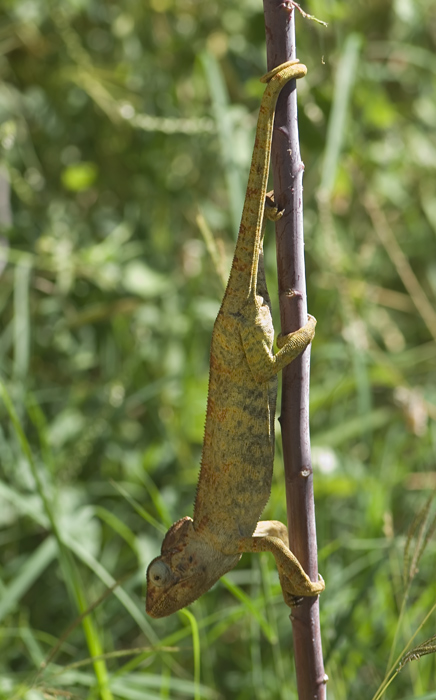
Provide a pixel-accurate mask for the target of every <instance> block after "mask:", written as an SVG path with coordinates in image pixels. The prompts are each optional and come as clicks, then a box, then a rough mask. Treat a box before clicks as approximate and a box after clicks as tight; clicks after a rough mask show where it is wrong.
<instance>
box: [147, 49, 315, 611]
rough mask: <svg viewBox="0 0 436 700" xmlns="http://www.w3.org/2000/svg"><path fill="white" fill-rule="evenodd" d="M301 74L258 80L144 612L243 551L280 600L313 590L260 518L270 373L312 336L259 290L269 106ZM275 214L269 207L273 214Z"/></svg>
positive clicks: (201, 589)
mask: <svg viewBox="0 0 436 700" xmlns="http://www.w3.org/2000/svg"><path fill="white" fill-rule="evenodd" d="M305 74H306V67H305V66H303V65H302V64H300V63H299V62H298V61H290V62H288V63H285V64H282V65H281V66H279V67H278V68H276V69H275V70H273V71H271V72H270V73H268V74H267V75H266V76H264V78H262V80H263V81H264V82H266V83H267V86H266V88H265V92H264V95H263V98H262V102H261V106H260V113H259V119H258V124H257V130H256V140H255V145H254V151H253V158H252V163H251V168H250V175H249V180H248V186H247V193H246V197H245V203H244V208H243V213H242V220H241V225H240V229H239V235H238V240H237V243H236V250H235V254H234V258H233V263H232V268H231V272H230V277H229V281H228V284H227V288H226V291H225V294H224V298H223V301H222V304H221V308H220V310H219V313H218V316H217V319H216V321H215V325H214V329H213V334H212V343H211V352H210V374H209V393H208V402H207V413H206V425H205V435H204V443H203V453H202V459H201V470H200V477H199V481H198V487H197V495H196V500H195V507H194V518H193V519H191V518H189V517H185V518H182V519H181V520H179V521H178V522H176V523H174V525H172V527H171V528H170V529H169V530H168V532H167V534H166V536H165V539H164V541H163V544H162V550H161V554H160V556H159V557H157V558H156V559H154V560H153V561H152V562H151V564H150V565H149V567H148V571H147V602H146V609H147V612H148V614H149V615H151V616H152V617H164V616H166V615H169V614H171V613H173V612H176V611H177V610H180V609H181V608H183V607H185V606H186V605H188V604H189V603H192V602H193V601H194V600H196V599H197V598H198V597H199V596H200V595H202V594H203V593H205V592H206V591H207V590H208V589H209V588H210V587H211V586H212V585H213V584H214V583H215V582H216V581H217V580H218V579H219V578H220V577H221V576H222V575H223V574H225V573H226V572H227V571H229V570H230V569H232V568H233V567H234V566H235V565H236V564H237V562H238V561H239V559H240V558H241V555H242V553H243V552H254V551H271V552H272V553H273V555H274V557H275V559H276V563H277V568H278V571H279V577H280V583H281V586H282V590H283V596H284V599H285V602H286V603H287V604H288V605H292V604H293V603H295V597H296V596H315V595H318V594H319V593H320V592H321V591H322V590H323V589H324V582H323V581H322V580H320V581H318V582H316V583H315V582H312V581H311V580H310V579H309V577H308V576H307V575H306V573H305V572H304V570H303V568H302V567H301V565H300V563H299V561H298V560H297V559H296V557H295V556H294V555H293V554H292V552H291V551H290V550H289V548H288V538H287V531H286V528H285V526H284V525H283V524H282V523H280V522H278V521H262V522H258V521H259V517H260V515H261V513H262V511H263V509H264V507H265V505H266V503H267V501H268V498H269V495H270V490H271V480H272V472H273V460H274V418H275V405H276V395H277V373H278V372H279V371H280V370H281V369H282V368H283V367H285V366H286V365H287V364H289V363H290V362H291V361H292V360H293V359H294V358H295V357H297V355H299V353H300V352H302V350H304V348H305V347H306V346H307V345H308V344H309V343H310V342H311V340H312V338H313V336H314V333H315V324H316V321H315V319H314V318H313V317H311V316H309V318H308V322H307V324H306V325H305V326H304V327H303V328H301V329H300V330H298V331H296V332H295V333H290V334H289V335H286V336H279V340H278V344H279V347H280V349H279V351H278V352H277V353H276V354H274V353H273V349H272V348H273V341H274V328H273V324H272V318H271V309H270V300H269V296H268V292H267V289H266V282H265V274H264V266H263V255H262V237H263V218H264V210H265V198H266V189H267V181H268V172H269V160H270V152H271V140H272V131H273V123H274V113H275V106H276V102H277V98H278V95H279V93H280V91H281V89H282V87H283V86H284V85H285V84H286V83H287V82H288V81H289V80H292V79H293V78H301V77H303V76H304V75H305ZM274 215H275V218H277V216H280V212H277V210H276V209H275V210H274V212H273V215H272V217H271V216H270V218H274Z"/></svg>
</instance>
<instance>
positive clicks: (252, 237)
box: [223, 61, 307, 307]
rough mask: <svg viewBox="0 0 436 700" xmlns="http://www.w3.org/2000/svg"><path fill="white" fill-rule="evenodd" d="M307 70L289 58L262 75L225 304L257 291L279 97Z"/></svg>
mask: <svg viewBox="0 0 436 700" xmlns="http://www.w3.org/2000/svg"><path fill="white" fill-rule="evenodd" d="M306 73H307V68H306V66H304V65H303V64H301V63H299V61H288V62H287V63H282V64H281V65H280V66H277V68H274V69H273V70H272V71H270V72H269V73H267V74H266V75H264V76H263V78H261V81H262V82H266V83H267V86H266V88H265V92H264V94H263V97H262V102H261V105H260V111H259V117H258V121H257V128H256V139H255V143H254V150H253V157H252V161H251V167H250V175H249V177H248V185H247V191H246V195H245V202H244V208H243V211H242V219H241V225H240V228H239V234H238V240H237V242H236V249H235V255H234V258H233V263H232V269H231V271H230V278H229V282H228V284H227V291H226V294H225V295H224V300H223V304H225V305H226V306H227V305H229V306H232V305H233V303H234V304H235V307H239V306H240V301H241V299H245V298H247V299H248V298H249V297H250V296H252V295H253V294H255V293H256V283H257V270H258V264H259V255H260V251H261V246H262V224H263V216H264V207H265V197H266V190H267V184H268V174H269V161H270V154H271V141H272V132H273V125H274V114H275V107H276V104H277V98H278V96H279V94H280V91H281V90H282V88H283V87H284V85H286V83H287V82H289V80H293V79H295V78H302V77H303V76H305V75H306ZM232 302H233V303H232Z"/></svg>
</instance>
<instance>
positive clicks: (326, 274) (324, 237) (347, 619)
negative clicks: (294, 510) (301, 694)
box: [0, 0, 436, 700]
mask: <svg viewBox="0 0 436 700" xmlns="http://www.w3.org/2000/svg"><path fill="white" fill-rule="evenodd" d="M304 9H305V10H306V11H308V12H310V13H311V14H313V15H315V16H316V17H319V18H320V19H322V20H326V21H328V23H329V26H328V28H327V29H325V28H323V27H320V26H319V25H317V24H315V23H313V22H308V21H305V20H303V19H302V18H301V17H300V16H298V17H297V20H296V21H297V40H298V56H299V58H300V59H301V60H302V61H304V63H305V64H306V65H307V66H308V75H307V78H306V79H305V80H304V81H300V84H299V86H298V90H299V93H298V94H299V123H300V135H301V150H302V157H303V161H304V162H305V168H306V169H305V179H304V187H305V189H304V195H305V203H304V212H305V233H306V263H307V281H308V306H309V310H310V312H311V313H313V314H314V315H315V316H316V317H317V319H318V326H317V335H316V338H315V342H314V345H313V351H312V360H311V371H312V379H311V437H312V446H313V463H314V470H315V495H316V517H317V529H318V544H319V568H320V571H321V573H322V575H323V577H324V578H325V580H326V584H327V588H326V591H325V593H323V595H322V597H321V599H320V605H321V626H322V633H323V650H324V656H325V661H326V671H327V673H328V675H329V678H330V681H329V686H328V694H329V698H330V699H333V700H345V698H349V697H353V698H367V699H368V700H371V698H373V700H379V698H380V697H382V692H383V691H384V690H386V694H385V696H384V697H386V698H388V697H389V698H395V699H398V700H408V699H409V698H410V699H412V698H421V700H424V698H425V699H426V700H430V698H436V680H435V679H436V673H435V656H434V653H433V652H434V646H435V641H434V623H435V615H436V611H435V609H434V607H435V603H434V601H435V599H436V583H435V575H434V572H435V569H434V559H435V554H436V547H435V539H434V532H433V530H434V524H435V523H434V518H435V505H434V503H433V501H432V500H431V498H430V496H431V494H432V493H433V491H434V489H435V487H436V476H435V473H436V470H435V463H436V362H435V358H436V322H435V318H436V316H435V308H436V254H435V251H436V197H435V194H434V189H435V188H434V169H435V163H436V132H435V124H436V102H435V100H434V95H435V90H436V70H435V65H436V64H435V58H434V53H435V39H434V32H433V29H432V27H433V18H434V14H435V11H436V3H435V2H434V1H433V0H431V1H430V2H429V1H428V0H426V1H424V0H418V1H417V2H414V3H411V2H405V1H404V0H403V1H402V2H399V1H397V2H384V3H376V4H374V3H373V4H368V3H354V4H350V3H348V4H347V3H344V2H342V1H340V0H335V1H334V2H330V3H320V2H318V1H316V2H315V0H313V1H312V2H310V3H309V4H308V5H307V6H305V7H304ZM261 12H262V7H261V3H260V4H258V3H251V2H250V3H249V2H244V3H242V4H239V5H238V6H237V7H236V6H235V4H234V3H232V2H230V0H220V2H219V3H218V4H215V5H213V4H210V3H200V4H196V5H193V4H192V3H189V2H188V0H179V1H178V2H177V3H175V2H174V1H173V0H165V2H163V0H159V2H157V1H156V0H151V2H150V3H149V4H145V5H144V3H142V4H141V3H130V2H126V3H122V4H121V5H120V4H114V3H109V2H108V3H103V2H102V0H91V1H90V2H87V3H81V2H75V3H63V4H60V5H59V6H56V4H50V3H38V2H33V3H30V4H29V3H24V2H23V1H22V0H10V1H9V2H7V3H6V5H5V7H4V8H3V9H2V11H1V14H0V71H1V76H2V82H1V84H0V98H1V99H0V155H1V163H2V166H1V167H2V171H1V172H5V173H7V174H8V180H9V182H10V193H9V192H8V186H7V184H2V183H3V180H1V181H0V193H1V194H2V200H1V201H5V202H8V201H10V207H11V214H12V222H11V223H8V212H7V206H5V205H3V207H2V208H1V211H0V225H1V229H0V246H1V247H0V270H1V272H0V282H1V284H0V315H1V323H0V379H1V382H0V393H1V401H0V552H1V554H0V698H5V700H12V699H14V700H15V699H16V700H18V699H21V698H22V699H23V700H42V699H43V698H49V699H51V698H65V697H68V698H84V699H85V698H86V699H87V700H88V699H89V700H97V699H100V698H102V699H103V700H110V699H113V700H124V699H126V700H130V699H131V700H136V699H138V700H139V699H140V700H144V699H145V700H147V699H148V698H153V699H158V698H159V699H162V698H169V699H171V700H178V699H179V698H180V699H183V698H195V699H196V700H197V699H198V698H205V699H206V698H211V699H215V698H225V699H226V700H227V699H230V700H246V699H247V700H248V699H250V700H251V699H252V698H254V699H255V700H270V699H271V698H274V699H276V698H277V700H294V699H295V698H296V697H297V695H296V683H295V673H294V668H293V659H292V639H291V626H290V623H289V620H288V614H289V611H288V609H287V608H285V606H284V605H283V602H282V598H281V593H280V587H279V583H278V577H277V573H276V571H275V569H274V564H273V561H272V558H271V557H269V556H268V555H262V556H258V557H254V556H253V557H250V556H248V555H244V557H243V558H242V560H241V562H240V564H239V565H238V567H237V568H236V569H235V570H233V571H232V572H230V573H229V574H228V575H227V576H226V577H225V578H224V579H223V580H221V581H220V582H219V583H218V584H217V585H216V586H215V587H214V588H213V590H212V591H210V592H209V593H207V594H206V595H205V596H203V597H202V598H201V599H200V600H199V601H197V602H196V603H195V604H194V605H193V606H191V607H190V608H189V611H183V612H181V613H179V614H176V615H173V616H171V617H170V618H167V619H163V620H152V619H151V618H148V617H147V615H146V613H145V607H144V594H145V571H146V567H147V564H148V563H149V562H150V560H151V559H152V558H153V557H154V556H156V554H157V553H158V551H159V548H160V544H161V541H162V536H163V533H164V532H165V531H166V529H167V527H168V526H169V525H170V524H171V523H172V522H173V521H175V520H176V519H178V518H180V517H182V516H184V515H190V514H192V503H193V499H194V493H195V483H196V479H197V475H198V468H199V460H200V453H201V442H202V437H203V425H204V413H205V405H206V391H207V373H208V353H209V343H210V334H211V329H212V324H213V320H214V317H215V314H216V311H217V309H218V306H219V303H220V298H221V294H222V269H223V268H224V269H226V270H227V269H228V265H229V261H230V256H231V252H232V248H233V245H234V236H235V229H236V227H237V223H238V218H239V213H238V212H240V209H241V204H242V199H241V198H242V196H243V192H244V188H245V183H246V178H247V174H248V167H249V159H250V155H251V149H252V143H253V130H254V124H255V117H256V114H257V109H258V105H259V100H260V95H261V93H262V86H261V84H260V83H259V82H258V77H259V76H261V75H262V74H263V73H264V72H265V70H266V67H265V60H264V28H263V19H262V14H261ZM274 257H275V252H274V246H273V232H272V229H268V231H267V235H266V261H267V274H268V277H269V280H270V291H271V292H272V296H273V297H274V296H275V294H274V290H275V288H276V276H275V272H274V265H275V261H274ZM273 301H274V304H275V313H276V311H277V303H276V300H275V299H273ZM276 317H277V313H276ZM276 327H278V323H277V324H276ZM279 433H280V426H279V424H278V423H277V434H278V438H280V434H279ZM265 516H266V517H270V518H277V519H282V520H284V519H285V518H286V510H285V500H284V488H283V466H282V456H281V446H280V440H279V439H278V442H277V459H276V465H275V476H274V484H273V490H272V494H271V498H270V501H269V503H268V506H267V508H266V511H265ZM414 657H419V658H414ZM400 666H401V670H399V671H397V670H396V669H398V668H399V667H400Z"/></svg>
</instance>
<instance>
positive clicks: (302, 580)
mask: <svg viewBox="0 0 436 700" xmlns="http://www.w3.org/2000/svg"><path fill="white" fill-rule="evenodd" d="M259 525H260V527H259V526H258V528H256V531H255V533H254V536H253V537H242V538H241V539H240V540H239V543H238V545H239V546H238V551H239V552H241V553H243V552H271V553H272V554H273V556H274V559H275V560H276V565H277V570H278V572H279V579H280V585H281V587H282V593H283V598H284V601H285V603H286V605H288V606H289V607H294V606H295V604H296V598H298V597H300V596H316V595H319V594H320V593H322V591H323V590H324V588H325V583H324V580H323V579H322V578H321V576H320V577H319V578H320V580H319V581H316V582H314V581H311V580H310V578H309V577H308V575H307V574H306V572H305V571H304V569H303V567H302V566H301V564H300V562H299V561H298V559H297V557H296V556H295V554H293V553H292V552H291V550H290V549H289V548H288V547H287V546H286V544H285V543H284V542H283V540H282V538H281V537H282V536H283V529H285V526H284V525H282V523H279V522H278V521H274V520H273V521H263V522H261V523H260V524H259ZM278 526H281V527H278ZM274 530H275V531H276V532H277V533H280V536H279V537H277V536H274V535H263V534H261V533H262V532H266V531H274ZM256 532H257V533H258V535H256Z"/></svg>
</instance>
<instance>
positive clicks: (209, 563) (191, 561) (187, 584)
mask: <svg viewBox="0 0 436 700" xmlns="http://www.w3.org/2000/svg"><path fill="white" fill-rule="evenodd" d="M239 558H240V555H237V556H236V557H235V556H231V557H229V556H226V555H223V554H221V553H220V552H217V551H216V550H214V549H213V548H212V547H210V546H209V545H208V544H207V543H206V542H205V541H204V538H203V537H202V536H201V534H199V533H197V532H196V531H195V529H194V524H193V521H192V519H191V518H189V517H186V518H182V519H181V520H178V521H177V522H176V523H174V525H172V526H171V527H170V529H169V530H168V532H167V534H166V535H165V539H164V541H163V543H162V551H161V554H160V556H158V557H156V559H153V561H152V562H151V563H150V564H149V566H148V569H147V600H146V611H147V613H148V614H149V615H150V616H151V617H166V616H167V615H171V614H172V613H174V612H177V610H181V608H184V607H185V606H186V605H189V604H190V603H193V602H194V600H197V598H199V597H200V596H201V595H202V594H203V593H206V591H208V590H209V588H211V586H213V584H214V583H215V582H216V581H217V580H218V579H219V578H220V576H222V575H223V574H224V573H225V572H226V571H229V569H231V568H233V566H234V565H235V564H236V563H237V561H238V560H239ZM229 560H231V561H229Z"/></svg>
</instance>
